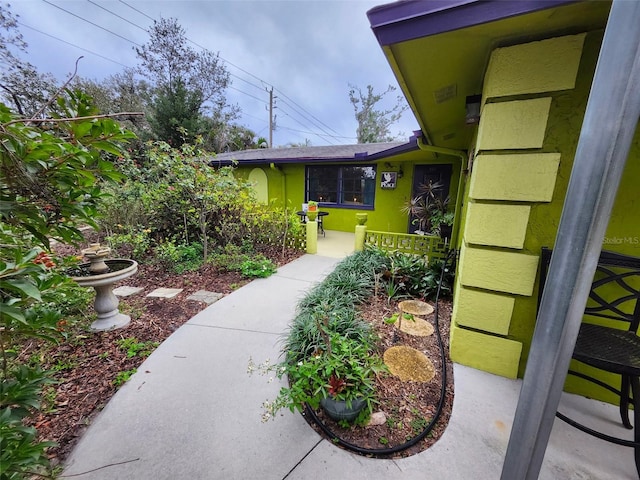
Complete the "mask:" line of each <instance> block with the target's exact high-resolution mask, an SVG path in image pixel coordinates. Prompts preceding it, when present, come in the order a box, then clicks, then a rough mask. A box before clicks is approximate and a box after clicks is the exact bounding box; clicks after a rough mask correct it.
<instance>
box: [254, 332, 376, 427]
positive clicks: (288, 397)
mask: <svg viewBox="0 0 640 480" xmlns="http://www.w3.org/2000/svg"><path fill="white" fill-rule="evenodd" d="M371 348H372V347H371V344H369V343H362V342H360V341H358V340H354V339H351V338H348V337H343V336H341V335H339V334H332V335H331V336H330V348H325V350H323V351H319V352H317V353H316V354H315V355H309V356H308V357H306V358H304V359H303V360H299V361H295V360H294V359H293V358H292V359H290V360H291V361H285V362H282V363H281V364H278V365H270V364H268V363H267V364H266V368H265V364H262V365H260V366H257V367H256V366H255V365H254V364H253V363H252V362H250V368H249V370H250V372H253V371H254V370H258V371H260V372H261V373H263V374H266V373H269V372H275V374H276V375H277V376H278V378H282V377H283V376H284V375H286V376H287V377H288V379H289V387H283V388H281V389H280V392H279V394H278V396H277V397H276V399H275V400H273V401H272V402H266V403H265V405H264V407H265V413H264V415H263V420H264V421H266V420H268V419H273V418H275V415H276V413H277V412H278V411H279V410H280V409H282V408H288V409H289V410H291V411H292V412H293V411H294V410H298V411H303V410H304V407H305V405H309V406H310V407H311V408H318V406H319V405H320V400H321V399H323V398H328V397H331V398H334V399H336V400H342V401H346V402H347V405H350V403H351V402H352V401H354V400H356V399H361V400H364V401H365V402H366V404H367V406H366V410H367V412H368V413H370V412H371V410H372V408H373V405H374V403H375V397H374V382H375V376H376V375H377V374H378V373H380V372H382V371H384V370H385V367H384V364H383V362H382V359H381V358H380V356H379V355H376V354H374V352H373V351H372V350H371Z"/></svg>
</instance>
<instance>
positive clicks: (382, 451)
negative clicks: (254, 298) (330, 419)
mask: <svg viewBox="0 0 640 480" xmlns="http://www.w3.org/2000/svg"><path fill="white" fill-rule="evenodd" d="M454 254H455V250H449V253H448V255H447V257H446V258H445V260H444V263H443V265H442V272H440V281H439V282H438V289H437V290H436V301H435V304H436V306H435V309H434V322H435V331H436V337H437V339H438V349H439V350H440V371H441V378H442V387H441V388H440V399H439V400H438V408H437V410H436V413H435V415H434V416H433V418H432V419H431V421H430V422H429V423H428V424H427V426H426V427H425V428H424V430H423V431H422V432H420V433H419V434H418V435H416V436H415V437H413V438H412V439H411V440H408V441H406V442H405V443H403V444H400V445H396V446H395V447H388V448H363V447H359V446H358V445H354V444H353V443H350V442H347V441H346V440H344V439H342V438H340V437H339V436H338V435H336V434H335V433H334V432H333V431H332V430H331V429H330V428H329V427H328V426H327V425H326V424H325V423H324V422H322V420H320V419H319V418H318V416H317V415H316V412H314V411H313V409H311V408H309V406H308V405H307V407H306V408H305V415H306V416H307V417H308V418H310V419H311V420H313V422H314V423H315V424H316V425H318V427H320V429H321V430H322V431H323V432H324V433H325V434H326V435H327V436H328V437H329V439H330V440H331V441H332V442H333V443H335V444H336V445H340V446H341V447H343V448H345V449H347V450H351V451H352V452H355V453H358V454H360V455H365V456H374V457H386V456H389V455H393V454H395V453H398V452H402V451H403V450H406V449H408V448H411V447H412V446H414V445H415V444H416V443H418V442H419V441H421V440H422V439H424V438H425V437H426V436H427V435H429V432H431V430H433V427H434V426H435V424H436V422H437V421H438V419H439V418H440V415H441V414H442V408H443V407H444V402H445V398H446V393H447V362H446V354H445V351H444V345H443V343H442V336H441V335H440V324H439V319H438V313H439V307H440V303H439V300H440V291H441V287H442V280H443V279H444V274H445V271H446V269H447V264H448V263H449V260H450V259H451V257H452V255H454Z"/></svg>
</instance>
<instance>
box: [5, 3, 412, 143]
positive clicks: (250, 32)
mask: <svg viewBox="0 0 640 480" xmlns="http://www.w3.org/2000/svg"><path fill="white" fill-rule="evenodd" d="M47 1H48V2H50V3H53V4H55V5H57V6H59V7H61V8H63V9H65V10H68V11H69V12H72V13H73V14H75V15H78V16H80V17H82V18H84V19H86V20H89V21H91V22H93V23H95V24H97V25H100V26H101V27H104V28H105V29H108V30H111V31H112V32H113V34H112V33H108V32H106V31H104V30H103V29H100V28H98V27H96V26H94V25H91V24H89V23H87V22H85V21H83V20H81V19H79V18H77V17H74V16H73V15H71V14H69V13H66V12H64V11H62V10H60V9H58V8H55V7H54V6H52V5H50V4H48V3H46V2H44V1H42V0H21V1H19V2H15V3H13V4H12V11H13V12H14V13H17V14H19V15H20V21H21V22H22V23H23V24H25V25H29V26H31V27H35V28H37V29H38V30H40V31H42V32H45V33H48V34H49V35H52V36H55V37H58V38H60V39H63V40H65V41H66V42H69V43H71V44H74V45H77V46H79V47H83V48H85V49H87V50H90V51H92V52H96V53H98V54H100V55H102V56H104V57H107V58H108V59H110V60H112V61H109V60H106V59H103V58H100V57H99V56H96V55H93V54H91V53H88V52H84V51H82V50H80V49H78V48H76V47H73V46H70V45H68V44H65V43H62V42H60V41H58V40H55V39H52V38H50V37H47V36H45V35H43V34H42V33H39V32H36V31H33V30H31V29H29V28H26V27H21V31H22V32H23V34H24V36H25V39H26V40H27V42H28V43H29V54H28V56H27V57H26V58H27V60H29V61H30V62H31V63H33V64H34V65H36V66H37V67H38V68H39V69H40V70H41V71H43V72H47V71H48V72H51V73H53V74H54V75H56V77H58V78H59V79H63V78H64V77H65V76H67V75H68V74H69V72H71V71H72V70H73V65H74V62H75V60H76V58H77V57H78V56H80V55H84V57H85V58H84V59H83V60H82V61H81V63H80V68H79V73H80V75H82V76H85V77H89V78H96V79H101V78H104V77H107V76H109V75H112V74H114V73H118V72H120V71H121V70H122V67H121V66H120V65H119V64H124V65H128V66H134V65H136V63H137V60H136V57H135V51H134V50H133V46H134V45H133V44H132V43H130V42H128V41H126V40H123V39H121V38H119V37H117V36H116V35H121V36H122V37H125V38H127V39H129V40H131V41H133V42H137V43H144V42H146V40H147V38H148V36H147V34H146V33H145V32H143V31H142V30H140V29H139V28H138V27H136V26H134V25H132V24H131V23H133V24H135V25H138V26H140V27H143V28H148V26H149V25H150V24H151V23H152V20H150V19H149V18H147V17H146V16H145V15H148V16H149V17H152V18H155V19H159V18H160V17H161V16H163V17H175V18H177V19H178V21H179V23H180V24H181V25H182V26H183V27H184V29H185V30H186V33H187V37H188V38H189V39H191V40H193V41H194V42H195V43H197V44H199V45H202V46H204V47H206V48H208V49H210V50H212V51H214V52H219V53H220V55H221V57H223V58H224V59H226V60H228V61H230V62H232V63H233V64H235V65H237V66H238V67H241V68H242V69H243V70H245V71H247V72H250V73H251V74H253V75H254V76H255V77H258V78H255V77H252V76H250V75H247V74H246V73H244V72H242V71H240V70H238V69H236V68H234V67H231V66H229V71H230V72H231V73H232V74H234V75H235V76H234V77H233V78H232V79H233V87H235V88H237V89H239V90H242V91H243V92H245V93H247V94H249V95H246V94H245V93H240V92H238V91H237V90H233V89H230V90H229V91H228V98H229V101H230V102H231V103H237V104H238V105H239V106H240V107H241V108H242V110H243V112H244V113H245V115H244V116H243V118H242V119H241V123H243V124H246V125H247V126H248V127H249V128H251V129H253V130H254V131H256V133H259V134H260V135H262V136H267V135H268V130H267V125H268V113H267V112H266V111H265V102H267V101H268V94H267V92H266V91H265V88H266V86H267V85H266V83H268V84H271V85H273V86H274V87H275V88H276V89H277V90H278V91H279V92H281V93H282V94H284V95H286V97H288V98H284V97H282V95H280V96H281V98H280V99H278V100H277V102H276V104H277V105H278V107H279V108H278V109H276V114H277V115H278V117H277V120H278V121H277V123H278V124H279V125H280V126H281V128H279V129H278V130H277V131H276V132H275V133H274V143H275V144H286V143H288V142H299V141H302V140H304V139H305V138H309V139H310V140H311V142H312V144H313V145H323V144H327V143H334V144H337V143H352V142H354V141H355V139H354V137H355V130H356V122H355V119H354V115H353V109H352V106H351V104H350V103H349V99H348V94H347V92H348V84H349V83H352V84H355V85H358V86H361V87H363V88H364V87H365V86H366V85H367V84H371V85H373V86H374V87H375V89H376V91H381V90H384V89H385V88H386V87H387V85H389V84H392V85H397V82H396V81H395V79H394V77H393V74H392V72H391V68H390V67H389V65H388V64H387V62H386V60H385V58H384V55H383V54H382V50H381V48H380V46H379V45H378V43H377V42H376V40H375V37H374V35H373V33H372V32H371V29H370V27H369V22H368V20H367V17H366V11H367V10H369V9H370V8H372V7H374V6H376V5H379V4H381V3H385V1H384V0H383V1H380V2H377V1H365V0H353V1H347V0H343V1H326V0H322V1H321V0H315V1H314V0H310V1H303V0H295V1H244V0H242V1H238V0H217V1H192V0H186V1H159V0H124V1H120V0H118V1H116V0H110V1H105V0H91V1H89V0H74V1H70V0H47ZM95 4H97V5H99V6H101V7H103V8H102V9H101V8H99V6H96V5H95ZM129 5H130V6H131V7H134V9H137V10H139V11H140V12H143V13H139V12H137V11H136V10H134V9H132V8H130V7H129ZM104 9H107V10H110V11H112V12H114V13H116V14H117V15H119V16H121V17H124V18H125V19H126V20H128V21H129V22H131V23H128V22H127V21H125V20H123V19H120V18H118V17H117V16H115V15H112V14H110V13H109V12H107V11H105V10H104ZM114 34H115V35H114ZM114 62H117V63H114ZM238 77H240V78H241V79H244V80H241V79H239V78H238ZM259 79H261V80H264V82H266V83H263V82H261V81H260V80H259ZM247 82H250V83H247ZM252 84H253V85H252ZM257 87H258V88H257ZM277 95H278V93H277ZM251 96H256V97H258V98H260V99H261V100H262V101H258V100H256V99H254V98H252V97H251ZM293 102H295V104H294V103H293ZM296 104H297V105H296ZM298 105H299V106H300V107H302V108H303V109H304V110H305V112H304V116H305V117H306V118H302V117H301V115H300V114H299V113H298V112H297V111H296V110H299V107H298ZM312 116H313V117H316V118H317V119H318V120H316V119H314V118H311V117H312ZM254 117H258V118H254ZM292 117H293V118H292ZM294 118H295V119H297V120H299V121H297V120H294ZM319 121H320V122H322V123H324V124H326V125H327V126H328V127H330V128H327V127H320V126H318V125H317V124H318V123H319ZM416 125H417V124H416V122H415V120H414V119H413V116H412V114H411V113H410V112H407V113H405V115H404V118H403V120H402V121H401V123H400V124H399V125H396V126H394V127H393V131H394V132H397V131H403V132H405V133H406V134H407V135H409V134H410V133H411V131H412V130H413V129H415V128H416ZM285 127H288V128H290V129H295V130H303V131H309V132H314V133H320V134H322V130H324V131H325V132H326V131H328V132H329V133H332V134H334V135H335V133H334V130H335V131H336V132H337V133H338V135H339V136H343V137H352V138H351V139H349V138H328V137H327V136H326V135H324V138H325V139H324V140H323V139H322V138H321V137H318V136H317V135H314V134H311V133H300V132H293V131H291V130H287V129H285Z"/></svg>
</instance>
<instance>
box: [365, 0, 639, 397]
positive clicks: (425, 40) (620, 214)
mask: <svg viewBox="0 0 640 480" xmlns="http://www.w3.org/2000/svg"><path fill="white" fill-rule="evenodd" d="M610 8H611V2H608V1H597V2H576V1H566V0H542V1H520V0H516V1H508V0H504V1H502V0H501V1H491V0H489V1H469V0H444V1H433V2H430V1H408V2H396V3H391V4H387V5H382V6H380V7H376V8H374V9H372V10H370V11H369V12H368V17H369V21H370V23H371V27H372V29H373V32H374V34H375V35H376V37H377V39H378V42H379V43H380V46H381V47H382V49H383V51H384V53H385V55H386V57H387V59H388V61H389V64H390V66H391V68H392V69H393V71H394V73H395V75H396V77H397V79H398V83H399V84H400V86H401V88H402V91H403V93H404V95H405V96H406V98H407V100H408V102H409V105H410V106H411V109H412V110H413V113H414V114H415V116H416V118H417V120H418V123H419V125H420V128H421V130H422V133H423V135H424V143H425V144H428V145H432V146H434V147H436V148H443V149H453V150H462V151H465V152H467V158H466V162H465V165H464V166H463V173H464V179H463V180H464V182H463V183H464V193H463V199H462V210H461V216H460V219H459V220H460V222H461V227H460V229H461V231H460V235H459V237H458V240H457V247H458V248H459V249H460V255H459V261H458V264H457V272H456V273H457V275H456V279H457V280H456V281H457V284H456V289H455V297H454V312H453V319H452V325H451V346H450V354H451V358H452V359H453V360H454V361H456V362H459V363H462V364H465V365H470V366H473V367H476V368H479V369H482V370H486V371H488V372H492V373H495V374H499V375H503V376H507V377H516V376H522V375H523V372H524V368H525V364H526V360H527V356H528V353H529V348H530V345H531V339H532V334H533V330H534V326H535V321H536V310H537V294H538V282H539V273H538V270H539V269H538V265H539V256H540V250H541V247H543V246H549V247H552V246H553V245H554V242H555V236H556V233H557V229H558V225H559V222H560V214H561V212H562V208H563V203H564V198H565V194H566V192H567V187H568V181H569V177H570V174H571V169H572V166H573V164H574V156H575V152H576V146H577V143H578V138H579V134H580V130H581V126H582V120H583V117H584V113H585V109H586V103H587V98H588V95H589V91H590V88H591V85H592V81H593V78H594V71H595V66H596V61H597V59H598V53H599V50H600V47H601V44H602V40H603V34H604V29H605V26H606V22H607V18H608V15H609V11H610ZM478 117H479V122H478V124H477V125H474V123H475V122H476V121H477V119H478ZM602 128H606V129H609V130H611V131H612V135H615V126H612V125H602ZM639 160H640V130H639V129H638V128H637V126H636V131H635V137H634V140H633V143H632V146H631V150H630V153H629V158H628V160H627V163H626V167H625V171H624V173H623V177H622V182H621V184H620V187H619V190H618V193H617V197H616V200H615V205H614V209H613V213H612V216H611V219H610V222H609V226H608V229H607V232H606V235H605V239H604V244H603V248H604V249H607V250H613V251H618V252H621V253H626V254H629V255H634V256H640V209H638V204H639V202H640V196H639V195H638V187H637V185H638V183H637V178H639V175H640V161H639ZM591 373H593V372H591ZM566 389H567V390H569V391H573V392H577V393H582V394H585V395H587V396H596V397H599V398H602V399H604V400H609V401H617V399H616V397H615V396H609V395H608V394H604V395H603V394H602V389H598V388H594V387H593V386H592V385H590V384H587V383H586V382H584V381H581V380H580V379H575V378H572V377H570V378H569V380H568V381H567V385H566Z"/></svg>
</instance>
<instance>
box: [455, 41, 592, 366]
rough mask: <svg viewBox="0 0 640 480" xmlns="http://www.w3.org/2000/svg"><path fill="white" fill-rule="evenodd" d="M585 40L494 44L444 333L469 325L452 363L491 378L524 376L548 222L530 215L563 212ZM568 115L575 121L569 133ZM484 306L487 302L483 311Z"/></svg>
mask: <svg viewBox="0 0 640 480" xmlns="http://www.w3.org/2000/svg"><path fill="white" fill-rule="evenodd" d="M596 37H597V35H596ZM584 39H585V36H584V35H581V36H569V37H561V38H558V39H550V40H548V41H543V42H533V43H530V44H525V45H516V46H513V47H507V48H501V49H497V50H495V51H494V54H493V55H492V58H491V60H490V62H489V67H488V70H487V72H486V74H485V85H484V96H483V105H484V107H483V111H482V118H481V122H480V125H479V127H478V138H477V142H476V145H475V148H474V156H473V164H472V170H471V178H470V181H469V189H468V191H467V193H466V196H465V204H466V206H465V212H464V217H463V218H464V225H465V228H464V234H463V238H462V240H461V243H460V245H461V247H462V250H461V251H462V254H461V256H460V261H459V262H458V272H457V275H458V283H459V285H458V287H459V288H458V289H457V290H456V292H455V298H454V305H455V309H454V314H453V318H452V323H453V325H452V331H453V330H454V329H462V330H465V329H467V328H472V329H473V333H474V335H473V336H471V335H460V334H456V336H455V337H452V341H451V358H452V359H453V360H454V361H458V362H460V363H465V364H467V365H471V366H474V367H476V368H480V369H483V370H487V371H489V372H493V373H496V374H500V375H505V372H508V374H507V376H515V375H516V374H517V375H522V373H523V366H524V365H525V362H526V355H527V353H528V348H529V344H530V339H531V336H532V333H533V326H534V324H535V320H534V319H535V310H536V298H537V297H536V293H537V271H538V257H539V252H540V247H541V246H542V244H545V245H550V244H552V242H549V241H548V238H549V237H551V239H553V237H554V235H555V230H556V228H557V221H556V220H554V219H553V215H551V218H549V214H548V213H542V216H539V213H540V212H545V211H546V212H549V211H553V212H556V211H557V212H559V211H560V210H561V208H562V201H563V197H564V192H565V191H566V181H567V179H568V175H565V174H564V170H565V169H566V168H567V167H568V168H570V166H571V159H572V158H573V152H574V151H575V141H577V133H579V122H580V119H581V118H582V115H583V112H584V107H585V101H586V96H585V92H583V91H582V88H583V87H582V85H583V84H584V83H585V82H586V83H588V82H589V81H590V78H591V76H592V72H593V68H594V64H593V61H592V58H591V57H590V56H589V55H587V54H585V55H582V54H581V49H580V48H578V47H579V46H582V43H583V40H584ZM587 43H589V42H587ZM594 47H595V51H596V52H597V48H598V40H597V39H596V41H595V42H593V41H592V42H591V43H589V46H588V48H590V49H591V50H593V49H594ZM546 55H556V56H558V55H560V57H562V62H563V63H566V64H567V65H568V68H567V69H564V70H563V71H562V72H561V73H560V74H559V75H560V76H561V77H562V78H555V79H554V80H548V79H547V77H549V76H554V77H557V76H558V72H557V71H556V69H554V67H553V65H556V64H557V60H556V59H554V60H553V61H549V60H545V56H546ZM505 59H508V60H505ZM522 62H525V63H526V62H531V64H532V65H534V66H535V71H536V73H535V74H532V75H527V76H523V75H521V72H520V70H519V69H517V68H513V65H511V64H512V63H515V64H518V63H522ZM578 65H580V70H579V69H578ZM579 72H580V73H579ZM574 85H576V88H575V89H573V88H571V87H573V86H574ZM568 117H571V118H577V120H578V127H577V129H576V130H574V129H573V128H572V125H573V123H572V122H566V118H568ZM561 118H565V122H564V123H563V122H562V121H561V120H560V119H561ZM558 128H564V131H562V132H560V131H559V130H558ZM573 136H575V137H576V139H575V141H574V140H572V139H571V137H573ZM541 242H542V243H541ZM458 302H460V305H457V303H458ZM491 302H495V305H492V307H491V308H489V307H488V304H489V303H491ZM482 338H483V339H484V340H485V341H486V343H485V350H486V351H485V352H484V353H482V352H478V358H475V359H474V360H473V362H471V361H469V354H468V351H469V349H475V350H477V349H478V345H482V341H481V339H482ZM514 344H517V345H519V346H520V348H519V349H516V348H514ZM516 352H517V353H518V355H515V353H516ZM483 358H487V359H490V361H489V360H487V361H484V360H483ZM498 364H500V367H497V365H498Z"/></svg>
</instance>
